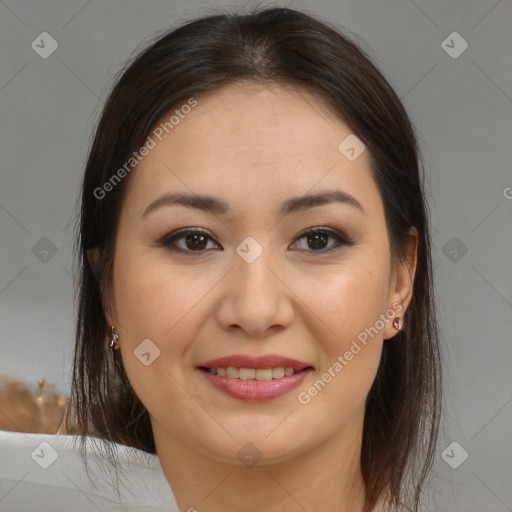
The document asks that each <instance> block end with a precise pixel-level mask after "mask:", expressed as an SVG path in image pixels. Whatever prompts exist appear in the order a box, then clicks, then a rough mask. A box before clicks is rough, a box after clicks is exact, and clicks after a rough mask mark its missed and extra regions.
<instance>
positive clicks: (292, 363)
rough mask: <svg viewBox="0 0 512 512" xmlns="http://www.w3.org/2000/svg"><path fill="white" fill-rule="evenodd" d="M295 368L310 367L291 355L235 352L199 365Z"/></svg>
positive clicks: (209, 366)
mask: <svg viewBox="0 0 512 512" xmlns="http://www.w3.org/2000/svg"><path fill="white" fill-rule="evenodd" d="M228 366H231V367H234V368H255V369H256V370H257V369H259V368H281V367H282V368H293V369H294V370H295V371H298V370H304V369H305V368H308V367H310V366H311V365H309V364H308V363H304V362H303V361H298V360H297V359H293V358H290V357H284V356H280V355H277V354H265V355H262V356H249V355H244V354H235V355H232V356H225V357H220V358H218V359H212V360H211V361H206V362H204V363H201V364H200V365H199V366H198V367H199V368H200V367H203V368H227V367H228Z"/></svg>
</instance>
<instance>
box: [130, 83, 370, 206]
mask: <svg viewBox="0 0 512 512" xmlns="http://www.w3.org/2000/svg"><path fill="white" fill-rule="evenodd" d="M194 99H195V101H196V102H197V104H196V105H195V106H194V107H193V108H192V109H188V108H187V109H181V108H180V105H177V106H176V107H175V109H174V112H170V113H168V114H167V115H166V116H164V118H162V120H161V121H160V122H159V124H158V125H157V126H156V129H158V127H160V130H159V131H158V132H157V133H159V136H158V137H155V136H154V133H155V129H153V132H152V134H150V136H151V137H152V139H153V140H154V142H155V146H154V148H153V149H152V150H151V151H150V153H149V155H147V156H146V157H144V159H143V160H142V161H141V162H140V163H139V164H138V166H137V168H136V170H135V171H134V172H133V175H132V177H131V179H130V181H131V182H132V183H131V185H130V187H129V189H131V193H130V195H133V192H134V191H136V194H135V195H137V196H138V197H141V198H142V196H144V199H145V200H150V199H151V196H152V195H153V196H154V195H155V194H157V193H159V192H160V193H161V192H163V191H168V190H171V191H172V190H177V191H182V192H188V193H191V192H192V193H197V194H203V193H209V194H212V195H219V196H224V197H226V199H227V200H228V201H230V202H231V200H233V201H234V202H235V203H236V202H237V201H238V202H239V203H240V205H247V204H249V203H253V202H258V201H259V203H261V202H262V201H273V200H274V199H275V200H276V201H277V200H279V201H281V200H282V196H283V193H286V196H290V195H298V194H305V193H307V192H309V191H311V192H314V191H315V188H321V189H325V188H328V187H332V188H333V187H336V188H343V189H344V190H345V191H347V192H348V193H351V194H353V195H359V196H363V197H364V199H362V201H361V202H363V201H366V202H371V201H372V200H373V201H379V197H378V193H377V190H376V187H375V183H374V181H373V178H372V175H371V172H370V165H369V155H368V154H367V153H368V152H367V151H366V150H364V151H363V152H362V153H361V154H360V156H358V157H357V158H356V159H355V160H350V159H348V158H347V156H346V155H345V154H344V153H343V151H340V147H339V146H340V143H342V142H343V141H344V140H347V137H354V134H353V133H352V131H351V129H350V128H349V127H348V126H347V125H346V124H345V123H343V122H342V121H341V120H340V119H339V117H338V116H337V115H336V114H335V113H334V112H333V111H332V109H331V108H330V106H329V105H328V104H327V102H326V101H325V100H324V99H323V98H321V97H320V96H319V95H318V94H315V93H314V92H311V91H307V90H305V89H299V88H292V87H289V86H288V87H284V86H281V85H265V86H263V85H260V84H254V83H236V84H230V85H227V86H224V87H223V88H221V89H219V90H217V91H214V92H211V93H208V94H203V95H198V96H196V97H194ZM184 104H185V102H184V103H182V105H184ZM177 111H178V112H177ZM173 113H175V114H176V115H175V116H174V117H173V123H172V125H171V124H170V123H167V129H165V126H166V125H165V123H166V122H168V121H169V118H170V116H171V115H172V114H173ZM348 140H351V139H348Z"/></svg>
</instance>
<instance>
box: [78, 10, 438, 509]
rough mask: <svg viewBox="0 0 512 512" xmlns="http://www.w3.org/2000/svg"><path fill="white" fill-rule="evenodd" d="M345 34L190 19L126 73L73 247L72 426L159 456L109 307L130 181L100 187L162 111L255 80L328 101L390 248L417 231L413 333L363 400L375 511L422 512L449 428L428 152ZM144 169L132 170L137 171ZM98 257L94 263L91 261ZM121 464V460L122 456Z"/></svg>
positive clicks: (410, 315)
mask: <svg viewBox="0 0 512 512" xmlns="http://www.w3.org/2000/svg"><path fill="white" fill-rule="evenodd" d="M353 39H354V38H353V37H352V38H349V37H348V36H347V35H343V34H342V33H341V32H340V31H339V30H338V28H336V27H334V26H331V25H329V24H328V23H325V22H321V21H319V20H318V19H316V18H315V17H313V16H310V15H307V14H305V13H303V12H298V11H296V10H292V9H287V8H265V9H260V8H256V9H255V10H254V11H252V12H249V13H236V12H225V13H220V14H214V15H209V16H205V17H202V18H200V19H197V20H194V21H191V22H187V23H186V24H184V25H182V26H180V27H179V28H177V29H175V30H172V31H170V32H167V33H165V34H164V35H163V36H160V37H158V38H157V39H156V41H153V42H152V43H151V44H150V45H149V46H148V47H146V48H145V49H144V50H142V51H140V52H139V53H138V55H137V56H136V58H134V59H133V60H132V62H131V63H130V64H129V66H128V67H127V68H126V69H125V70H124V71H123V72H122V73H121V74H120V76H118V77H117V78H116V81H115V85H114V87H113V88H112V90H111V92H110V95H109V97H108V99H107V101H106V104H105V106H104V108H103V111H102V114H101V117H100V119H99V123H98V125H97V128H96V132H95V136H94V139H93V142H92V145H91V148H90V152H89V156H88V160H87V165H86V169H85V175H84V179H83V186H82V190H81V220H80V226H79V230H80V232H79V234H78V241H77V247H76V251H77V265H78V269H77V271H78V275H79V283H78V285H79V294H78V305H77V306H78V318H77V329H76V347H75V356H74V358H75V359H74V371H73V382H72V397H71V405H72V407H71V409H70V411H72V412H71V413H70V418H73V421H75V422H76V424H77V425H78V429H79V431H80V432H81V433H82V434H83V435H84V436H91V435H94V436H97V437H99V438H101V439H103V440H105V441H107V443H106V445H108V446H109V449H110V450H112V443H109V442H115V443H121V444H125V445H128V446H132V447H135V448H138V449H141V450H145V451H147V452H150V453H155V444H154V441H153V435H152V429H151V424H150V420H149V415H148V412H147V410H146V409H145V407H144V405H143V404H142V403H141V402H140V400H139V399H138V397H137V396H136V395H135V393H134V391H133V389H132V387H131V385H130V382H129V380H128V378H127V376H126V373H125V371H124V368H123V365H122V361H121V359H120V358H119V355H118V354H117V355H116V356H115V357H112V355H111V353H110V351H109V349H108V346H107V343H106V336H107V335H108V332H109V325H107V323H106V319H105V315H104V310H103V303H102V299H103V300H105V297H108V294H109V290H110V287H111V284H112V267H113V259H114V252H115V240H116V232H117V224H118V219H119V215H120V211H121V207H122V204H123V198H124V191H125V189H126V185H127V182H128V180H129V176H127V177H126V178H124V179H123V180H120V181H119V183H117V182H116V184H115V186H113V187H111V190H110V191H109V192H108V194H107V195H106V197H104V198H98V195H99V194H98V193H97V192H96V193H95V191H97V190H98V189H99V188H101V187H103V185H104V184H105V183H106V182H108V181H109V180H111V179H112V176H113V175H114V174H115V173H116V172H117V170H118V169H119V168H121V167H122V166H123V165H124V164H125V162H127V161H128V160H129V158H130V157H131V156H132V153H133V152H134V151H137V150H138V149H139V148H140V147H141V146H142V145H143V144H144V143H145V141H146V139H147V137H148V135H149V133H150V131H151V130H152V129H153V128H154V126H156V125H157V123H158V122H159V121H160V120H161V119H162V118H163V116H164V115H165V114H167V115H169V112H170V111H171V110H172V109H174V108H176V107H177V106H178V105H179V104H181V103H184V102H186V101H187V100H189V99H190V98H191V97H197V96H198V95H200V94H201V93H206V92H214V91H216V90H218V89H219V88H220V87H222V86H223V85H226V84H229V83H234V82H241V81H249V82H257V83H260V84H264V85H265V84H266V85H271V84H278V85H285V86H291V87H293V88H295V89H297V90H303V89H308V90H311V91H315V92H316V93H318V94H320V95H321V96H322V97H323V98H324V99H325V100H326V101H327V102H328V105H329V106H330V108H331V109H332V111H333V112H334V113H335V114H336V115H337V116H339V118H340V120H342V121H343V122H344V123H345V124H347V125H348V126H349V127H350V128H351V130H352V131H353V132H354V133H355V134H356V135H357V136H358V137H359V138H360V139H361V140H362V141H363V143H364V144H365V145H366V147H367V149H368V152H369V155H370V160H371V169H372V173H373V176H374V179H375V182H376V184H377V186H378V189H379V191H380V194H381V196H382V200H383V203H384V209H385V217H386V225H387V230H388V236H389V242H390V250H391V254H392V256H393V257H397V258H400V257H404V247H405V243H406V241H407V232H408V230H409V228H410V227H411V226H415V227H416V229H417V231H418V253H417V270H416V275H415V279H414V289H413V295H412V299H411V303H410V305H409V309H408V310H407V313H406V315H405V318H404V324H403V329H402V331H400V332H399V333H398V334H397V335H396V337H395V338H394V339H393V340H392V341H390V342H387V343H385V344H384V347H383V352H382V358H381V362H380V366H379V369H378V373H377V375H376V378H375V381H374V383H373V385H372V388H371V390H370V392H369V395H368V397H367V401H366V412H365V420H364V429H363V444H362V453H361V466H362V473H363V477H364V481H365V485H366V504H365V509H364V510H365V511H370V510H371V509H372V508H373V507H374V506H375V504H376V503H377V501H378V499H379V498H380V497H381V496H385V497H386V498H387V501H388V506H389V509H390V510H399V509H402V508H403V507H405V508H407V509H408V510H418V508H419V504H420V497H421V493H422V487H423V483H424V481H425V478H426V476H427V474H428V472H429V471H430V468H431V465H432V462H433V454H434V448H435V443H436V438H437V433H438V429H439V418H440V409H441V364H440V353H439V352H440V351H439V341H438V327H437V321H436V317H435V308H434V302H433V299H434V290H433V281H432V279H433V273H432V264H431V248H430V247H431V242H430V232H429V221H428V216H427V210H426V208H427V206H426V203H425V200H424V192H423V187H424V185H423V181H424V178H423V177H422V176H420V170H421V169H420V163H421V153H420V150H419V147H418V143H417V138H416V135H415V131H414V128H413V126H412V125H411V122H410V120H409V118H408V115H407V113H406V111H405V109H404V106H403V105H402V103H401V101H400V99H399V98H398V96H397V94H396V93H395V91H394V90H393V88H392V87H391V86H390V85H389V83H388V81H387V80H386V79H385V78H384V76H383V74H382V73H381V72H380V71H379V70H378V69H377V67H376V66H375V65H374V64H373V63H372V61H371V59H370V58H369V56H368V54H367V53H366V52H365V51H363V50H362V49H361V47H360V46H359V45H358V44H356V43H355V42H354V40H353ZM132 172H136V170H134V171H132ZM90 249H97V250H98V254H99V260H98V262H97V265H96V266H95V268H94V272H93V268H92V267H91V265H90V264H89V263H88V259H87V253H88V250H90ZM111 453H112V460H113V461H115V453H114V452H111Z"/></svg>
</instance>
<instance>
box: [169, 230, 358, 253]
mask: <svg viewBox="0 0 512 512" xmlns="http://www.w3.org/2000/svg"><path fill="white" fill-rule="evenodd" d="M187 235H203V236H205V237H207V238H209V239H210V240H212V241H214V242H215V243H216V244H217V242H216V241H215V240H214V238H213V237H212V236H211V235H210V234H209V233H208V231H206V230H204V229H200V228H182V229H179V230H177V231H173V232H172V233H169V234H167V235H165V236H164V237H163V238H162V239H161V240H160V241H159V244H160V245H161V246H164V247H166V248H168V249H169V250H171V251H174V252H181V253H185V254H190V255H192V254H194V253H196V254H195V255H197V256H201V255H203V254H204V253H205V252H207V251H208V250H211V249H203V250H196V251H194V250H189V249H182V248H180V247H176V245H174V244H175V242H176V241H177V240H180V239H183V238H185V237H186V236H187ZM311 235H327V236H330V237H332V238H334V239H335V240H336V244H335V245H334V246H331V247H330V248H328V249H321V250H317V251H315V250H306V249H299V251H304V252H313V253H317V254H326V253H328V252H331V251H334V250H339V249H341V248H342V247H343V246H352V245H354V242H353V241H351V240H349V239H348V238H347V237H346V236H344V235H342V234H341V233H339V232H338V231H336V230H333V229H330V228H324V227H314V228H307V229H305V230H304V231H301V232H300V233H299V234H298V235H297V237H296V238H295V240H301V239H302V238H305V237H307V236H311ZM173 245H174V247H173ZM218 245H220V244H218Z"/></svg>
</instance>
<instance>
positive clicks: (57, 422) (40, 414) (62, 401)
mask: <svg viewBox="0 0 512 512" xmlns="http://www.w3.org/2000/svg"><path fill="white" fill-rule="evenodd" d="M37 385H38V391H37V394H36V395H34V394H32V393H31V391H30V389H29V387H28V386H27V385H26V384H25V383H24V382H23V381H20V380H15V379H11V378H9V377H5V376H0V429H1V430H10V431H15V432H25V433H34V434H56V433H58V431H59V428H60V427H61V424H62V420H63V418H64V413H65V411H66V406H67V403H68V398H67V397H65V396H63V395H55V394H45V392H44V391H47V390H43V388H44V386H45V379H39V380H38V381H37ZM50 389H53V386H51V388H50ZM50 393H51V391H50ZM61 433H62V432H61ZM66 433H68V434H70V433H72V432H71V431H70V430H69V429H68V431H67V432H66Z"/></svg>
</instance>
